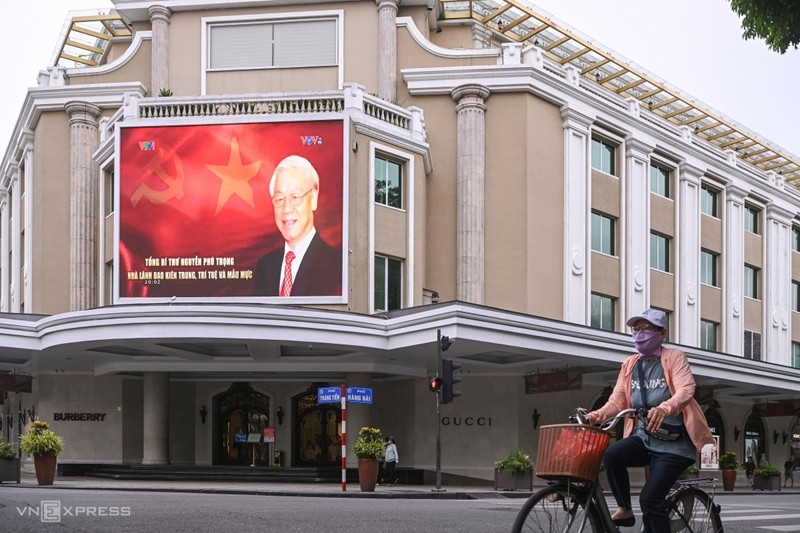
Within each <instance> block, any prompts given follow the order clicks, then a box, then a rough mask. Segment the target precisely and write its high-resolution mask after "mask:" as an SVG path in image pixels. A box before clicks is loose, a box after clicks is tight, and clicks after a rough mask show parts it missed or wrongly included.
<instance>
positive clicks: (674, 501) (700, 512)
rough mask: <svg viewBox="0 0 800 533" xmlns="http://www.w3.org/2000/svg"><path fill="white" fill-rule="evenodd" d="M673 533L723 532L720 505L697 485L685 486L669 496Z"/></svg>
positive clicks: (668, 502)
mask: <svg viewBox="0 0 800 533" xmlns="http://www.w3.org/2000/svg"><path fill="white" fill-rule="evenodd" d="M667 513H668V514H669V521H670V525H671V526H672V533H723V532H722V519H720V517H719V505H717V504H715V503H714V502H713V501H712V500H711V498H710V497H709V495H708V494H706V493H705V492H704V491H703V490H701V489H698V488H696V487H683V488H681V489H679V490H677V491H675V492H673V493H672V494H670V495H669V496H667Z"/></svg>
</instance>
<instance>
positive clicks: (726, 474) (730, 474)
mask: <svg viewBox="0 0 800 533" xmlns="http://www.w3.org/2000/svg"><path fill="white" fill-rule="evenodd" d="M719 467H720V469H721V470H722V488H723V489H725V490H726V491H729V492H730V491H732V490H733V487H734V486H735V485H736V469H737V468H739V458H738V457H736V452H725V453H723V454H722V455H720V457H719Z"/></svg>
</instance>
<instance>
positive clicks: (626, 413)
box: [569, 407, 647, 431]
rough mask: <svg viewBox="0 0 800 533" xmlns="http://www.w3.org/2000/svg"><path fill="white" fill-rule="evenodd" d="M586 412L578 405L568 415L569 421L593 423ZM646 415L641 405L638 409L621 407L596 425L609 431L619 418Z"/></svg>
mask: <svg viewBox="0 0 800 533" xmlns="http://www.w3.org/2000/svg"><path fill="white" fill-rule="evenodd" d="M588 413H589V412H588V411H587V410H586V409H585V408H583V407H578V408H577V409H575V411H574V412H573V414H572V416H571V417H569V419H570V422H573V423H576V424H583V425H586V426H589V425H593V424H592V423H591V422H590V421H589V417H588ZM646 416H647V411H646V410H645V409H644V408H641V407H640V408H638V409H633V408H629V409H623V410H622V411H620V412H619V413H617V415H616V416H615V417H613V418H609V419H608V420H606V421H605V422H601V423H600V424H599V425H598V427H599V428H600V429H602V430H603V431H610V430H611V429H612V428H613V427H614V426H616V425H617V424H618V423H619V421H620V420H622V419H624V418H629V417H630V418H632V417H637V418H645V417H646Z"/></svg>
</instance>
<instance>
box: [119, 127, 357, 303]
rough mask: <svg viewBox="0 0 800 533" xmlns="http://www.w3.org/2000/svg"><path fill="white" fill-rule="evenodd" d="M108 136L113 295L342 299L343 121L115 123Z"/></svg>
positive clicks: (122, 296) (120, 296)
mask: <svg viewBox="0 0 800 533" xmlns="http://www.w3.org/2000/svg"><path fill="white" fill-rule="evenodd" d="M118 143H119V144H118V150H117V154H118V165H117V169H118V175H117V180H118V185H117V187H116V189H117V191H118V193H119V197H118V204H117V211H116V212H117V213H118V237H119V241H118V255H117V261H116V269H115V271H116V280H117V290H118V292H117V294H118V299H119V300H124V299H142V298H146V299H151V298H169V299H171V298H173V297H190V298H205V299H209V298H223V299H224V298H226V297H259V298H269V297H275V298H276V299H278V301H280V300H281V299H283V298H294V299H297V298H300V299H302V301H321V302H337V301H342V295H343V291H342V287H343V278H342V273H343V271H344V268H343V263H344V260H345V258H344V256H343V253H342V249H343V225H344V221H343V212H344V211H343V204H344V202H343V198H344V192H345V180H344V170H343V168H344V167H343V164H344V161H343V160H344V151H343V147H344V122H343V121H342V120H332V121H304V122H277V123H276V122H272V123H237V124H213V125H208V124H203V125H190V126H147V127H138V126H135V127H121V128H120V130H119V139H118ZM273 180H274V181H273ZM271 181H273V183H272V184H271ZM289 252H291V253H289ZM287 256H290V257H289V260H290V263H289V264H288V267H287V262H286V261H287ZM289 272H290V274H289ZM286 278H288V279H286Z"/></svg>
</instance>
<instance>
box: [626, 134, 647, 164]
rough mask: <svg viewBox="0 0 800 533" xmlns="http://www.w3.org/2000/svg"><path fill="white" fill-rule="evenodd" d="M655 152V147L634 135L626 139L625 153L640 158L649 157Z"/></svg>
mask: <svg viewBox="0 0 800 533" xmlns="http://www.w3.org/2000/svg"><path fill="white" fill-rule="evenodd" d="M652 153H653V147H652V146H650V145H649V144H647V143H646V142H644V141H641V140H639V139H636V138H634V137H628V138H626V139H625V155H626V156H628V157H637V158H639V159H648V158H649V156H650V154H652Z"/></svg>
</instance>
